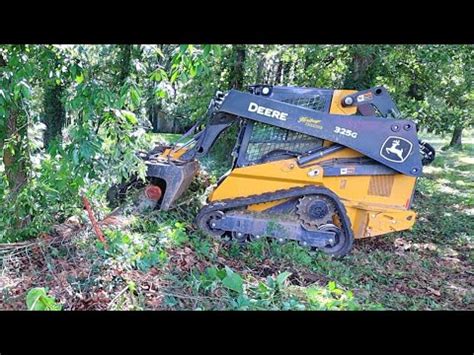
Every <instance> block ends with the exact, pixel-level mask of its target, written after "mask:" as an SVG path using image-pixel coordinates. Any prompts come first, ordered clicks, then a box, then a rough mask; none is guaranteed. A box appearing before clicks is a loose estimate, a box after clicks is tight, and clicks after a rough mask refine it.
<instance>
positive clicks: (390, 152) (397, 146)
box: [380, 136, 413, 163]
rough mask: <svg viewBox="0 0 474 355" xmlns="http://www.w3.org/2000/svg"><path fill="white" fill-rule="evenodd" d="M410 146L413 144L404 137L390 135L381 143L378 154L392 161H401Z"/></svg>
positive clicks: (404, 158)
mask: <svg viewBox="0 0 474 355" xmlns="http://www.w3.org/2000/svg"><path fill="white" fill-rule="evenodd" d="M412 148H413V144H412V143H411V142H410V141H408V140H406V139H405V138H402V137H394V136H391V137H388V138H387V139H386V140H385V142H384V144H383V145H382V148H381V149H380V155H381V156H382V157H383V158H385V159H387V160H389V161H393V162H394V163H403V162H404V161H405V160H407V158H408V156H409V155H410V153H411V150H412Z"/></svg>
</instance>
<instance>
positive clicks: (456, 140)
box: [449, 127, 463, 147]
mask: <svg viewBox="0 0 474 355" xmlns="http://www.w3.org/2000/svg"><path fill="white" fill-rule="evenodd" d="M462 129H463V128H462V127H455V128H454V131H453V136H452V138H451V142H450V143H449V146H450V147H461V146H462V141H461V139H462Z"/></svg>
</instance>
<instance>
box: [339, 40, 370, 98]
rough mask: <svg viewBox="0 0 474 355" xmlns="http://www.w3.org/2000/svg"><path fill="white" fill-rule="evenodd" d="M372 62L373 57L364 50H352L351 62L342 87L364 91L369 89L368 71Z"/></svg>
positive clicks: (359, 48)
mask: <svg viewBox="0 0 474 355" xmlns="http://www.w3.org/2000/svg"><path fill="white" fill-rule="evenodd" d="M374 60H375V58H374V56H373V55H372V54H369V53H367V51H366V50H365V48H361V47H356V48H354V49H353V50H352V62H351V64H350V66H349V72H348V73H347V75H346V77H345V80H344V87H345V88H347V89H355V90H364V89H367V88H368V87H370V84H371V78H370V76H369V73H368V69H369V67H370V65H371V64H372V63H373V62H374Z"/></svg>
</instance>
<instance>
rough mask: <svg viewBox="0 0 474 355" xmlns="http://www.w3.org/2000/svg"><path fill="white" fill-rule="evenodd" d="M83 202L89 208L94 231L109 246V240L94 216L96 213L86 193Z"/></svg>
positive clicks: (88, 212) (88, 211)
mask: <svg viewBox="0 0 474 355" xmlns="http://www.w3.org/2000/svg"><path fill="white" fill-rule="evenodd" d="M82 202H83V203H84V207H85V208H86V210H87V214H88V215H89V219H90V221H91V223H92V227H93V228H94V232H95V234H96V235H97V238H99V240H100V241H101V242H102V243H103V244H104V246H105V247H107V241H106V240H105V237H104V234H103V233H102V231H101V230H100V227H99V225H98V223H97V220H96V219H95V217H94V213H93V212H92V208H91V204H90V203H89V200H88V199H87V197H86V196H85V195H82Z"/></svg>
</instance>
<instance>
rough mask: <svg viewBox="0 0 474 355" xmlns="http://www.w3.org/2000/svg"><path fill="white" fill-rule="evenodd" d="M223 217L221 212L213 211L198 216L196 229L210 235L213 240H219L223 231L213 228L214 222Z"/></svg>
mask: <svg viewBox="0 0 474 355" xmlns="http://www.w3.org/2000/svg"><path fill="white" fill-rule="evenodd" d="M223 217H224V212H222V211H213V212H209V213H206V214H204V215H200V216H198V218H197V225H198V227H199V228H200V229H201V230H202V231H203V232H204V233H206V234H208V235H210V236H211V237H213V238H217V239H220V238H221V237H222V236H223V235H224V233H225V231H223V230H220V229H216V228H215V221H217V220H219V219H221V218H223Z"/></svg>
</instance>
